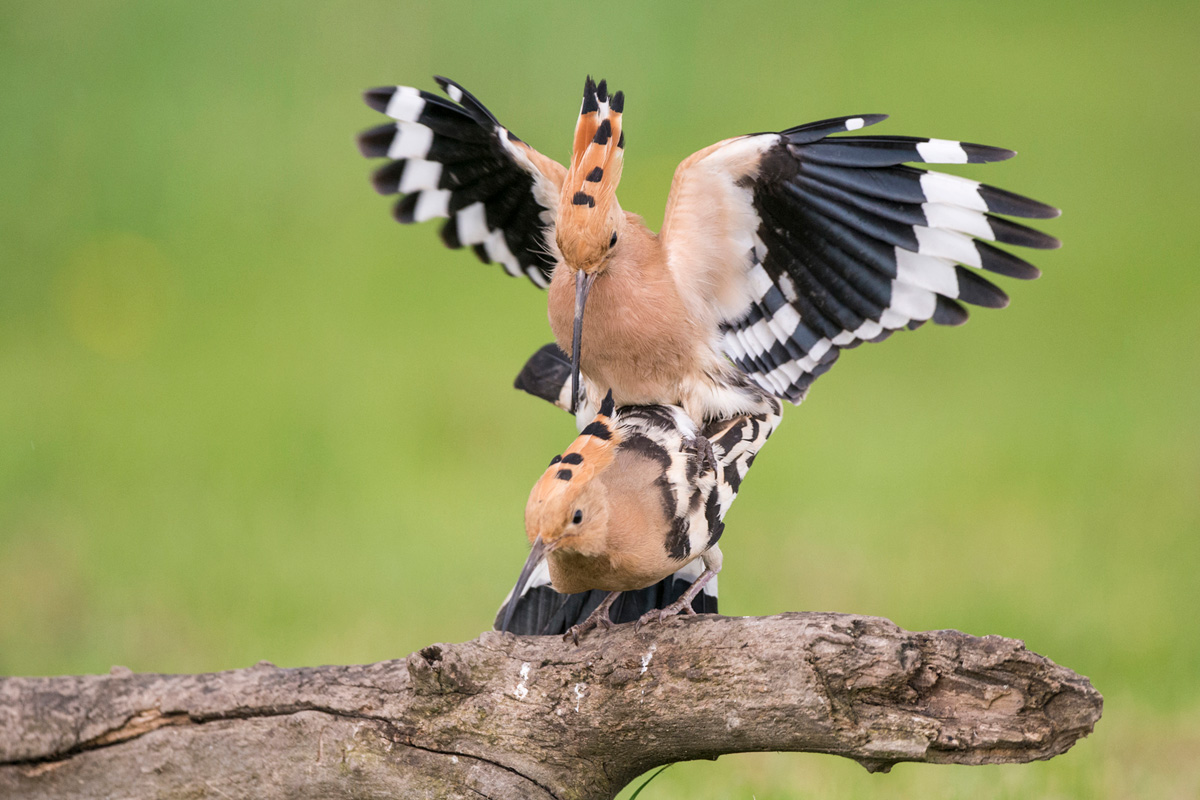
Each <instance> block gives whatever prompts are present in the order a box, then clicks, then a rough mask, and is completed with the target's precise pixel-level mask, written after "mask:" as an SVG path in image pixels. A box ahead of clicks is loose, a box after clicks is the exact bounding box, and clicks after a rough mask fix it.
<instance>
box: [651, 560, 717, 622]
mask: <svg viewBox="0 0 1200 800" xmlns="http://www.w3.org/2000/svg"><path fill="white" fill-rule="evenodd" d="M716 574H717V573H716V571H715V570H711V569H706V570H704V572H701V573H700V577H698V578H696V580H694V581H692V585H691V586H689V587H688V588H687V591H685V592H684V593H683V595H682V596H681V597H680V598H679V599H678V600H676V601H675V602H674V603H671V605H669V606H667V607H666V608H656V609H653V610H651V611H647V612H646V613H645V614H642V616H641V619H639V620H638V621H637V625H636V626H635V629H638V628H641V627H642V626H643V625H645V624H646V623H648V622H655V621H657V622H662V621H663V620H664V619H666V618H667V617H673V616H675V615H676V614H681V613H682V614H695V613H696V610H695V609H694V608H692V600H694V599H695V598H696V595H697V594H699V593H700V590H701V589H703V588H704V584H706V583H708V582H709V581H710V580H712V579H713V577H714V576H715V575H716Z"/></svg>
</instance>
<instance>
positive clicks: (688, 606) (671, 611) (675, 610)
mask: <svg viewBox="0 0 1200 800" xmlns="http://www.w3.org/2000/svg"><path fill="white" fill-rule="evenodd" d="M679 614H690V615H693V616H695V614H696V609H694V608H692V598H690V597H687V596H686V595H685V596H684V597H680V598H679V599H678V600H676V601H675V602H674V603H671V604H670V605H668V606H664V607H662V608H652V609H650V610H649V611H647V612H646V613H645V614H642V615H641V616H640V617H638V620H637V622H635V623H634V624H633V629H634V630H635V631H640V630H641V629H642V626H643V625H646V624H648V623H651V622H662V621H663V620H665V619H669V618H671V617H674V616H678V615H679Z"/></svg>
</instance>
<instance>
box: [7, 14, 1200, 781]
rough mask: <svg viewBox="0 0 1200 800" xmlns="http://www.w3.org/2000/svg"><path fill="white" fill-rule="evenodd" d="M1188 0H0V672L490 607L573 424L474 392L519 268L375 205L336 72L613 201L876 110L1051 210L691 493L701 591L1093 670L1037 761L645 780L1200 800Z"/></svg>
mask: <svg viewBox="0 0 1200 800" xmlns="http://www.w3.org/2000/svg"><path fill="white" fill-rule="evenodd" d="M1198 41H1200V4H1197V3H1195V2H1179V3H1137V4H1134V3H1097V2H1070V3H1056V4H1053V6H1052V7H1051V4H1047V3H1044V2H1029V3H1024V4H1005V3H1000V4H987V5H983V4H960V3H948V2H946V3H939V2H925V1H924V0H912V1H911V2H907V3H904V4H887V5H876V4H872V3H858V2H843V1H841V0H835V1H834V2H822V3H808V4H792V3H777V4H762V5H757V6H742V7H739V8H738V9H736V10H734V7H733V5H732V4H725V3H713V4H695V3H673V4H667V3H662V4H653V5H651V4H641V3H637V4H627V3H607V4H604V5H602V6H599V5H596V4H588V5H585V6H581V7H579V8H578V9H576V8H572V7H570V6H567V5H565V4H554V5H548V6H545V7H535V6H532V5H524V6H519V7H511V8H509V7H504V6H502V5H501V4H482V3H479V4H475V3H448V2H442V3H431V4H420V5H413V4H408V3H399V2H391V3H357V4H352V5H351V4H326V3H319V2H291V3H270V4H267V3H263V4H251V3H242V2H236V3H234V2H204V3H183V2H145V3H105V2H78V3H70V4H67V3H59V4H45V3H33V2H14V1H13V0H8V2H5V3H4V4H3V6H2V7H0V97H3V98H4V106H5V107H4V110H3V124H0V187H2V189H0V673H6V674H58V673H76V672H103V671H106V670H108V668H109V667H110V666H111V665H113V664H123V665H126V666H129V667H131V668H133V669H135V670H139V671H164V672H168V671H183V672H197V671H206V670H219V669H228V668H234V667H242V666H247V665H250V664H253V663H254V662H256V661H258V660H259V659H269V660H271V661H274V662H276V663H278V664H281V665H312V664H321V663H355V662H370V661H376V660H380V659H387V658H394V657H398V656H403V655H404V654H406V653H408V652H410V651H412V650H414V649H416V648H418V647H421V646H423V645H425V644H428V643H430V642H433V641H460V640H466V639H470V638H473V637H474V636H475V635H476V634H477V633H478V632H479V631H480V630H482V629H484V628H486V627H488V625H489V624H490V622H491V619H492V614H493V613H494V611H495V608H496V606H497V604H498V602H499V601H500V599H501V598H502V597H503V596H504V594H505V592H506V591H507V590H508V588H509V587H510V585H511V582H512V580H513V579H514V578H515V575H516V571H517V570H518V568H519V565H520V563H521V561H522V559H523V556H524V550H525V543H524V537H523V529H522V523H521V520H522V510H523V508H524V503H525V498H526V495H527V492H528V490H529V487H530V486H531V485H532V483H533V481H534V480H535V479H536V477H537V476H538V475H539V474H540V472H541V470H542V468H543V466H544V465H545V462H546V460H547V458H548V457H549V456H550V455H552V454H554V453H555V452H558V451H559V450H561V448H562V447H563V446H564V445H565V444H566V443H567V442H568V441H569V440H570V439H571V438H572V436H573V435H574V434H573V431H574V428H573V426H572V423H571V421H570V420H568V419H567V418H566V416H565V415H563V414H562V413H561V412H558V411H557V410H555V409H552V408H549V407H545V406H543V405H542V404H540V403H539V402H538V401H536V400H534V399H532V398H529V397H526V396H523V395H519V394H518V393H516V392H514V391H512V390H511V389H510V388H509V386H510V382H511V379H512V377H513V376H514V374H515V373H516V371H517V369H518V368H519V367H520V365H521V364H522V363H523V360H524V358H525V356H527V355H528V354H529V353H531V352H532V351H533V350H534V349H535V348H536V347H538V346H539V345H541V344H542V343H544V342H545V341H548V340H549V330H548V326H547V324H546V321H545V300H544V296H543V295H542V294H541V293H539V292H538V291H536V290H534V289H532V288H531V287H530V286H529V285H528V283H527V282H525V281H517V280H510V279H507V278H505V277H503V275H502V274H501V272H500V269H499V268H498V267H494V266H492V267H487V266H483V265H481V264H479V263H478V262H476V261H475V260H474V258H473V257H472V256H471V255H470V254H468V253H463V252H451V251H447V250H445V249H444V248H442V246H441V245H440V243H439V240H438V237H437V234H436V226H435V225H432V224H430V225H425V226H419V227H413V228H402V227H401V226H398V225H396V224H395V223H394V222H392V221H391V219H390V215H389V204H388V201H386V200H384V199H383V198H380V197H378V196H376V195H375V193H374V192H373V191H372V190H371V188H370V184H369V182H368V180H367V176H368V174H369V172H370V169H371V165H370V164H368V163H367V162H365V161H363V160H362V159H361V158H360V157H359V155H358V153H357V150H356V148H355V146H354V141H353V137H354V134H355V133H356V132H357V131H359V130H361V129H363V128H365V127H368V126H370V125H373V124H376V123H378V122H379V121H380V119H379V118H378V116H377V115H376V114H374V113H373V112H371V111H370V110H369V109H367V108H366V107H365V106H364V105H363V104H362V103H361V100H360V99H359V93H360V91H361V90H362V89H363V88H366V87H368V86H373V85H379V84H387V83H397V82H400V83H413V84H415V85H417V86H420V87H423V88H428V89H433V88H435V87H434V85H433V82H432V80H431V79H430V76H431V75H432V74H434V73H437V74H445V75H448V76H450V77H452V78H454V79H456V80H458V81H460V82H462V83H463V84H464V85H466V86H467V87H468V88H469V89H471V90H472V91H473V92H475V93H476V94H477V95H478V96H479V97H480V98H481V99H482V100H483V101H484V102H485V103H487V104H488V105H489V106H490V108H491V109H492V110H493V111H494V112H495V113H496V115H497V116H498V117H499V118H500V119H501V120H502V121H503V122H504V123H505V124H506V125H509V126H511V127H512V128H513V129H514V130H515V131H516V132H517V133H518V134H519V135H521V136H522V137H523V138H524V139H526V140H527V141H529V142H530V143H531V144H533V145H534V146H535V147H538V148H540V149H542V150H543V152H546V153H547V154H548V155H551V156H553V157H557V158H559V159H565V158H566V157H567V156H568V154H569V146H570V138H571V133H572V126H573V122H574V118H575V115H576V112H577V108H578V103H579V92H580V88H581V85H582V82H583V77H584V75H585V74H586V73H588V72H590V73H592V74H593V75H595V76H597V77H606V78H607V79H608V80H609V84H610V86H613V87H614V88H621V89H624V90H625V92H626V94H627V96H628V103H627V107H626V121H627V125H628V141H629V145H628V151H627V152H628V155H627V162H628V163H627V164H626V169H625V173H624V175H625V177H624V179H623V182H622V190H621V198H622V202H623V205H624V206H625V207H626V208H628V209H631V210H635V211H639V212H640V213H643V214H644V215H645V216H646V219H647V221H648V222H649V223H650V224H651V226H652V227H655V228H657V226H658V225H659V224H660V222H661V218H662V208H663V202H664V200H665V196H666V191H667V187H668V186H669V182H670V179H671V174H672V171H673V169H674V165H675V164H676V163H677V162H678V161H679V160H680V159H682V158H683V157H684V156H686V155H688V154H689V153H691V152H692V151H694V150H697V149H699V148H701V147H703V146H706V145H708V144H710V143H711V142H714V141H716V140H718V139H721V138H725V137H727V136H732V135H735V134H739V133H745V132H750V131H759V130H777V129H780V128H783V127H787V126H790V125H794V124H797V123H801V122H808V121H811V120H815V119H820V118H823V117H830V116H835V115H841V114H851V113H865V112H888V113H891V114H892V115H893V117H892V119H891V120H890V121H889V122H887V123H886V124H885V125H884V126H881V127H880V128H879V129H877V130H879V131H880V132H882V133H898V134H911V135H926V136H938V137H945V138H959V139H965V140H968V141H980V142H983V143H987V144H996V145H1001V146H1005V147H1011V148H1014V149H1017V150H1019V151H1020V152H1021V155H1020V157H1019V158H1017V159H1015V160H1014V161H1010V162H1007V163H1004V164H996V165H990V166H978V167H970V168H965V169H962V170H959V171H960V172H961V173H962V174H967V175H970V176H971V177H974V178H978V179H981V180H985V181H988V182H991V183H995V184H998V185H1000V186H1003V187H1005V188H1009V189H1013V190H1015V191H1018V192H1021V193H1024V194H1028V195H1031V196H1033V197H1036V198H1038V199H1040V200H1045V201H1047V202H1051V203H1054V204H1056V205H1059V206H1061V207H1062V208H1063V209H1065V213H1064V215H1063V217H1062V218H1061V219H1060V220H1056V221H1050V222H1047V223H1046V224H1044V225H1042V226H1041V227H1043V228H1044V229H1045V230H1047V231H1049V232H1051V233H1053V234H1054V235H1056V236H1059V237H1060V238H1062V239H1063V241H1064V243H1065V246H1064V248H1063V249H1062V250H1061V251H1058V252H1051V253H1046V254H1040V255H1036V257H1035V261H1036V262H1037V263H1038V264H1039V265H1040V266H1041V267H1043V269H1044V271H1045V275H1044V277H1043V278H1042V279H1040V280H1038V281H1036V282H1034V283H1031V284H1024V283H1018V282H1015V281H1010V280H1003V279H1001V280H1000V281H998V282H1001V283H1002V284H1003V288H1005V289H1006V290H1008V291H1009V292H1010V294H1011V295H1012V297H1013V303H1012V305H1011V306H1010V307H1009V308H1008V309H1007V310H1004V311H987V310H976V311H975V312H974V313H973V317H972V320H971V322H970V323H968V324H967V326H966V327H964V328H960V329H934V328H933V327H932V326H931V327H929V328H924V329H922V330H921V331H919V332H917V333H912V334H903V335H900V336H897V337H894V338H893V339H892V340H890V341H889V342H887V343H886V344H884V345H878V346H870V347H864V348H861V349H859V350H855V351H853V352H852V353H848V354H847V355H846V356H845V357H844V358H843V359H842V361H841V362H840V363H839V364H838V366H837V368H836V369H834V370H833V372H832V373H831V375H830V376H829V377H825V378H823V379H821V380H820V381H819V382H818V383H817V385H816V388H815V389H814V391H813V392H812V394H811V396H810V398H809V400H808V401H807V402H806V403H805V404H804V405H803V406H802V407H801V408H798V409H789V410H788V412H787V414H786V419H785V423H784V425H783V427H782V428H781V430H780V431H779V433H777V434H776V436H775V437H774V438H773V439H772V441H771V443H770V445H769V446H768V447H767V448H766V450H765V452H764V454H763V456H762V457H761V458H760V459H759V461H758V463H757V466H756V468H755V470H754V472H753V477H751V478H750V479H749V480H748V482H747V483H746V485H745V489H744V491H743V493H742V497H741V499H740V500H739V501H738V503H737V504H736V505H735V507H734V508H733V510H732V512H731V513H730V515H729V518H728V520H727V522H728V535H727V536H726V537H725V539H724V542H723V545H724V548H725V552H726V556H727V558H726V571H725V572H724V573H722V576H721V589H722V608H723V610H724V611H725V612H726V613H729V614H738V615H741V614H770V613H773V612H778V611H784V610H802V609H814V610H838V611H847V612H857V613H864V614H877V615H881V616H886V617H888V618H890V619H892V620H895V621H896V622H897V623H898V624H900V625H902V626H904V627H906V628H909V629H917V630H920V629H933V628H959V629H962V630H965V631H968V632H971V633H974V634H980V635H982V634H989V633H995V634H1002V635H1005V636H1013V637H1017V638H1021V639H1024V640H1025V641H1026V642H1027V643H1028V645H1029V647H1030V648H1031V649H1034V650H1036V651H1038V652H1041V653H1044V654H1046V655H1048V656H1049V657H1051V658H1052V659H1054V660H1055V661H1057V662H1059V663H1062V664H1066V665H1069V666H1070V667H1072V668H1074V669H1076V670H1078V671H1080V672H1082V673H1084V674H1086V675H1088V676H1090V677H1091V678H1092V679H1093V681H1094V682H1095V684H1096V686H1097V687H1098V688H1099V689H1100V690H1101V691H1102V692H1103V693H1104V695H1105V698H1106V705H1105V716H1104V719H1103V720H1102V721H1101V722H1100V724H1099V726H1098V729H1097V731H1096V732H1095V734H1093V736H1091V737H1090V738H1088V739H1086V740H1084V741H1083V742H1081V743H1080V744H1079V745H1078V746H1077V747H1076V748H1075V749H1074V750H1073V751H1071V752H1070V753H1069V754H1067V755H1066V756H1064V757H1061V758H1059V759H1055V760H1054V761H1051V762H1048V763H1039V764H1033V765H1028V766H1018V767H1007V768H948V767H929V766H923V765H900V766H899V767H897V769H896V770H895V771H894V772H893V773H892V774H890V775H868V774H867V773H866V772H865V771H863V770H862V769H861V768H860V767H858V766H857V765H855V764H853V763H851V762H847V761H841V760H837V759H833V758H830V757H822V756H813V755H792V754H783V755H780V754H769V755H768V754H764V755H741V756H730V757H725V758H722V759H721V760H720V761H719V762H717V763H695V764H682V765H676V766H675V767H673V768H672V769H670V770H668V771H667V772H666V773H665V774H664V775H663V776H662V777H661V778H659V779H658V780H657V781H656V782H655V783H654V784H652V785H651V786H650V788H649V789H647V791H646V793H645V794H644V795H643V796H642V797H643V798H655V797H661V798H665V797H679V796H684V793H685V792H686V793H687V796H689V797H691V798H724V797H745V798H750V797H757V798H760V800H761V799H762V798H776V797H777V798H792V797H864V798H875V797H913V796H931V797H934V796H935V797H950V798H957V797H962V798H975V797H1012V798H1018V797H1020V798H1025V797H1031V796H1038V797H1079V798H1084V797H1113V798H1118V797H1120V798H1124V797H1156V798H1162V797H1188V798H1192V797H1196V796H1197V795H1198V793H1200V630H1198V629H1200V626H1198V623H1197V611H1198V610H1200V596H1198V595H1200V592H1198V591H1197V587H1198V586H1200V578H1198V577H1197V575H1196V571H1197V568H1198V567H1200V543H1198V537H1197V534H1198V533H1200V421H1198V419H1197V407H1198V405H1197V400H1196V395H1197V392H1200V363H1198V355H1197V350H1198V344H1200V341H1198V340H1200V337H1198V334H1200V315H1198V314H1197V305H1198V304H1200V277H1198V276H1197V253H1198V252H1200V224H1198V223H1197V218H1198V216H1200V201H1198V200H1197V197H1198V192H1197V187H1198V186H1200V167H1198V164H1200V160H1198V158H1197V155H1196V154H1197V150H1198V145H1200V134H1198V133H1197V131H1198V130H1200V102H1198V101H1197V96H1198V90H1200V79H1198V78H1200V60H1198V59H1197V55H1196V43H1197V42H1198Z"/></svg>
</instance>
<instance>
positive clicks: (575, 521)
mask: <svg viewBox="0 0 1200 800" xmlns="http://www.w3.org/2000/svg"><path fill="white" fill-rule="evenodd" d="M581 522H583V512H582V511H580V510H579V509H578V508H577V509H575V516H573V517H571V524H572V525H578V524H579V523H581Z"/></svg>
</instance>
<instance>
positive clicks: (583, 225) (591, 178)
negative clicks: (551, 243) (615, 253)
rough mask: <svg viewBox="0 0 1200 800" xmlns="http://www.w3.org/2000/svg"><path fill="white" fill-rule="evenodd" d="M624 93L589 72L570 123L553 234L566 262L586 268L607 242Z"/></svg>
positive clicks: (614, 213)
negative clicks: (595, 80) (570, 140)
mask: <svg viewBox="0 0 1200 800" xmlns="http://www.w3.org/2000/svg"><path fill="white" fill-rule="evenodd" d="M624 109H625V94H624V93H623V92H617V93H616V94H613V95H611V96H610V95H609V94H608V85H607V83H606V82H605V81H600V84H599V85H598V86H597V85H596V84H595V83H593V82H592V78H591V76H590V75H589V76H588V79H587V82H586V83H585V84H584V86H583V105H582V106H581V107H580V110H579V121H578V122H577V123H576V124H575V143H574V146H573V147H572V151H571V168H570V170H568V172H567V177H566V179H565V180H564V181H563V184H562V194H561V196H560V198H559V211H558V225H557V238H558V247H559V249H560V250H561V251H562V254H563V257H564V259H565V260H566V261H567V263H568V264H570V265H571V266H573V267H575V268H577V269H582V270H585V271H590V269H591V268H592V267H594V266H596V265H597V264H599V263H600V261H601V260H602V259H603V257H604V255H605V254H606V253H607V252H608V249H609V247H610V246H611V245H612V236H613V232H614V230H615V224H616V218H617V217H618V216H619V214H620V213H621V208H620V206H619V205H618V204H617V184H618V183H619V182H620V180H621V165H622V163H623V162H624V152H625V133H624V131H623V129H622V125H621V118H622V116H623V112H624Z"/></svg>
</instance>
